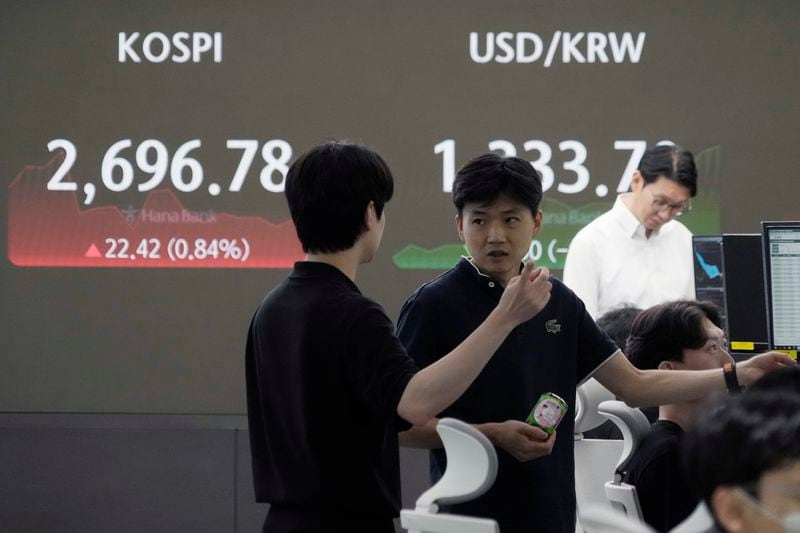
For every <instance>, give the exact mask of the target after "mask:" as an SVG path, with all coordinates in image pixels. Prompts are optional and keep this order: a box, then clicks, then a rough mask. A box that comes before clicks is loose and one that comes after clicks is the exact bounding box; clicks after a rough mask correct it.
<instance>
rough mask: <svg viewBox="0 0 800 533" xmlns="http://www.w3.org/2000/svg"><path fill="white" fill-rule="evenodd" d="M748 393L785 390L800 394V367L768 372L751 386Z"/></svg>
mask: <svg viewBox="0 0 800 533" xmlns="http://www.w3.org/2000/svg"><path fill="white" fill-rule="evenodd" d="M747 390H748V391H759V390H765V391H777V390H784V391H786V392H793V393H795V394H800V366H797V365H792V366H785V367H783V368H778V369H777V370H772V371H771V372H767V373H766V374H764V375H763V376H761V379H759V380H758V381H756V382H755V383H753V384H752V385H750V388H748V389H747Z"/></svg>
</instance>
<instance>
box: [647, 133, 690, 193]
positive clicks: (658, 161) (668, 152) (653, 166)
mask: <svg viewBox="0 0 800 533" xmlns="http://www.w3.org/2000/svg"><path fill="white" fill-rule="evenodd" d="M637 170H639V173H640V174H641V175H642V177H643V178H644V181H645V183H646V184H650V183H653V182H654V181H656V180H657V179H658V178H660V177H662V176H663V177H665V178H667V179H669V180H672V181H674V182H676V183H678V184H680V185H683V186H684V187H686V188H687V189H689V194H690V196H691V197H692V198H694V197H695V196H696V195H697V167H696V166H695V164H694V156H693V155H692V153H691V152H689V151H688V150H684V149H682V148H680V147H678V146H675V145H674V144H671V145H660V146H659V145H657V146H651V147H650V148H648V149H647V150H645V152H644V155H643V156H642V159H641V160H640V161H639V167H638V169H637Z"/></svg>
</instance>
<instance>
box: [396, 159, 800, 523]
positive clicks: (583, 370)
mask: <svg viewBox="0 0 800 533" xmlns="http://www.w3.org/2000/svg"><path fill="white" fill-rule="evenodd" d="M541 198H542V186H541V179H540V177H539V175H538V174H537V172H536V171H535V170H534V169H533V167H532V166H531V165H530V163H528V162H527V161H524V160H522V159H519V158H516V157H500V156H498V155H495V154H486V155H484V156H481V157H478V158H476V159H473V160H472V161H470V162H469V163H468V164H467V165H466V166H465V167H464V168H463V169H461V170H460V171H459V172H458V174H457V175H456V179H455V182H454V184H453V202H454V204H455V206H456V209H457V214H456V225H457V229H458V234H459V237H460V238H461V239H462V240H463V241H464V242H465V243H466V245H467V248H468V249H469V252H470V254H471V257H470V258H462V259H461V261H460V262H459V263H458V264H457V265H456V266H455V267H454V268H452V269H451V270H449V271H447V272H445V273H444V274H442V275H440V276H439V277H437V278H436V279H434V280H433V281H431V282H430V283H427V284H425V285H423V286H422V287H420V288H419V289H418V290H417V291H416V292H415V293H414V294H413V295H412V296H411V297H410V298H409V300H408V301H407V302H406V304H405V305H404V307H403V309H402V311H401V312H400V319H399V321H398V336H399V337H400V339H401V341H402V342H403V344H404V345H405V347H406V349H407V350H408V353H409V354H410V355H411V356H412V357H413V358H414V359H415V360H416V361H417V363H418V364H419V366H420V367H425V366H426V365H429V364H434V363H435V362H436V361H438V358H439V357H440V355H443V354H446V353H447V352H448V351H449V350H451V349H452V348H453V347H454V346H456V345H458V343H460V342H461V341H462V340H463V339H464V337H465V336H466V335H467V334H468V333H469V332H470V331H471V330H472V328H474V327H475V326H476V325H477V324H480V323H481V321H482V320H484V318H485V317H486V314H487V313H488V312H489V311H490V310H491V309H492V307H493V306H494V305H496V304H497V301H498V299H499V298H500V296H501V295H502V294H503V290H502V289H503V287H504V286H507V285H508V283H509V280H511V279H513V278H514V276H516V275H517V274H518V273H519V271H520V266H521V263H520V262H521V261H522V259H523V258H524V257H525V256H526V254H527V252H528V249H529V247H530V243H531V240H532V239H533V238H534V237H535V236H536V235H537V234H538V233H539V231H540V229H541V226H542V213H541V211H539V203H540V201H541ZM551 282H552V284H553V286H552V292H551V298H550V301H549V302H548V304H547V306H546V307H545V308H544V309H543V310H542V311H541V312H540V313H539V314H537V315H536V316H535V317H533V318H532V319H531V320H529V321H527V322H526V323H524V324H522V325H520V326H519V327H517V328H516V329H515V330H514V331H513V332H512V333H511V335H509V336H508V338H507V339H506V340H505V342H504V343H502V345H501V346H500V348H499V349H498V350H497V352H496V353H495V355H494V356H493V357H492V359H491V360H490V361H489V363H487V365H486V367H485V368H484V370H483V371H482V372H481V375H480V376H479V377H478V378H477V379H476V380H475V381H474V382H473V383H472V385H470V386H469V388H468V389H467V391H466V392H465V393H464V395H463V396H462V397H461V398H459V399H458V400H457V401H455V402H454V403H453V404H452V406H451V407H449V408H448V409H445V410H444V411H443V412H442V413H441V415H442V416H453V417H457V418H461V419H463V420H465V421H467V422H471V423H473V424H476V425H477V427H478V428H479V429H480V430H481V431H483V432H484V433H485V434H486V436H487V437H488V438H489V439H490V440H491V441H492V442H493V443H494V444H495V446H496V447H497V448H498V458H499V470H498V475H497V480H496V481H495V484H494V486H493V487H492V488H491V489H490V490H489V491H488V492H487V493H486V494H484V495H483V496H481V497H480V498H477V499H476V500H474V501H471V502H467V503H464V504H460V505H456V506H453V508H452V509H451V510H452V511H453V512H456V513H460V514H467V515H475V516H484V517H489V518H493V519H495V520H497V521H498V523H499V524H500V530H501V531H502V532H503V533H512V532H515V531H520V532H526V533H529V532H531V531H543V532H548V533H559V532H562V533H572V532H574V530H575V487H574V485H575V472H574V456H573V438H572V433H573V425H574V424H573V422H574V411H573V410H572V409H570V410H569V411H568V413H567V415H566V416H565V417H564V420H563V421H562V423H561V425H560V426H559V432H560V433H561V434H562V435H563V437H559V438H556V437H555V435H553V436H551V437H550V438H549V439H547V440H542V439H544V438H545V437H546V434H543V433H537V434H535V433H532V432H531V431H530V430H529V429H528V428H526V427H525V425H524V424H523V423H522V422H521V420H524V419H525V418H526V416H527V414H528V413H529V411H530V410H531V408H532V407H533V405H534V403H535V402H536V400H537V399H538V398H539V396H540V395H541V394H542V393H544V392H554V393H556V394H558V395H559V396H561V397H562V398H564V399H565V400H566V401H567V402H572V401H574V398H575V389H576V386H577V385H578V384H579V383H581V382H582V381H584V380H585V379H587V378H588V377H590V376H592V375H593V376H594V377H595V378H597V380H598V381H600V383H602V384H603V385H604V386H605V387H606V388H608V389H609V390H610V391H611V392H612V393H614V394H615V395H616V396H618V397H620V398H623V399H624V400H625V401H626V402H628V403H629V404H632V405H657V404H660V403H670V402H672V401H675V400H677V399H681V400H690V399H694V398H699V397H702V396H704V395H706V394H708V392H709V391H711V390H720V391H724V390H725V386H726V385H725V384H726V380H725V379H723V372H722V370H721V369H717V370H707V371H669V372H661V371H639V370H637V369H636V368H635V367H633V366H632V365H631V364H630V363H629V362H628V359H627V358H626V357H625V356H624V354H622V352H620V351H619V350H618V349H617V347H616V345H614V343H613V342H612V341H611V340H610V339H609V338H608V336H607V335H606V334H605V333H603V332H602V331H601V330H600V329H599V328H598V327H597V325H596V324H595V323H594V321H593V320H592V318H591V317H590V315H589V314H588V313H587V311H586V308H585V306H584V305H583V302H581V301H580V299H579V298H578V297H576V296H575V294H574V293H573V292H572V291H571V290H570V289H568V288H567V287H566V286H565V285H564V284H562V283H561V282H560V281H559V280H557V279H554V278H551ZM781 364H794V363H793V361H792V360H791V359H789V358H788V356H785V355H783V354H775V353H771V354H765V355H762V356H758V357H755V358H753V359H750V360H749V361H747V362H745V363H741V364H740V365H739V366H738V376H739V380H740V381H742V382H744V383H750V382H752V381H754V380H755V379H756V378H758V377H760V376H761V374H762V373H763V372H764V371H765V370H767V369H770V368H774V367H776V366H780V365H781ZM733 372H735V370H734V369H731V373H733ZM434 425H435V421H432V422H430V423H429V424H427V425H425V426H415V427H414V428H413V429H412V430H410V431H408V432H406V433H404V434H403V435H401V442H402V443H403V445H407V446H417V447H429V448H436V447H437V446H438V447H441V443H440V442H439V441H438V438H437V436H436V433H435V431H434V429H433V428H434ZM553 440H555V442H553ZM531 459H534V460H531ZM444 461H445V456H444V453H443V452H442V451H441V450H433V452H432V454H431V474H432V478H433V480H436V479H438V478H439V477H440V476H441V474H442V472H443V471H444V466H445V464H444Z"/></svg>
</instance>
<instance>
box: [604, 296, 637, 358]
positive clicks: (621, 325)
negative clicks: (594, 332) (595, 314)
mask: <svg viewBox="0 0 800 533" xmlns="http://www.w3.org/2000/svg"><path fill="white" fill-rule="evenodd" d="M641 312H642V310H641V309H639V308H638V307H636V306H633V305H623V306H622V307H617V308H615V309H612V310H611V311H607V312H606V313H604V314H603V316H601V317H600V318H598V319H597V325H598V326H600V327H601V328H602V329H603V331H605V332H606V334H607V335H608V336H609V337H611V340H612V341H614V343H615V344H616V345H617V347H618V348H620V349H621V350H623V351H624V350H625V345H626V344H627V342H628V337H629V336H630V334H631V328H632V327H633V321H634V320H635V319H636V317H637V316H639V313H641Z"/></svg>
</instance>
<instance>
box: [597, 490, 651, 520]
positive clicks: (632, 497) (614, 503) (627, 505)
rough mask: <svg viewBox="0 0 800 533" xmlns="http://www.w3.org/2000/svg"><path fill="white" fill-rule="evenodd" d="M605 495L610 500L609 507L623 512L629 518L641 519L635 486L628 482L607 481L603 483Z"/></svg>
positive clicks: (640, 508)
mask: <svg viewBox="0 0 800 533" xmlns="http://www.w3.org/2000/svg"><path fill="white" fill-rule="evenodd" d="M605 489H606V497H607V498H608V501H609V502H611V507H612V508H614V509H615V510H617V511H619V512H621V513H624V514H625V515H626V516H628V517H630V518H634V519H636V520H640V521H642V520H643V519H644V516H643V515H642V507H641V506H640V505H639V496H638V495H637V494H636V487H634V486H633V485H629V484H628V483H623V482H616V481H607V482H606V485H605Z"/></svg>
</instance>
